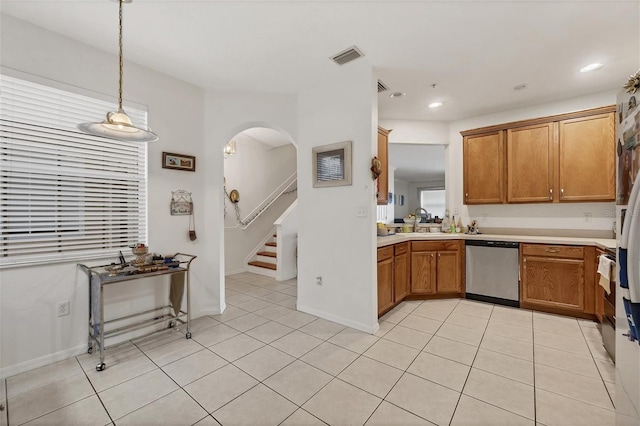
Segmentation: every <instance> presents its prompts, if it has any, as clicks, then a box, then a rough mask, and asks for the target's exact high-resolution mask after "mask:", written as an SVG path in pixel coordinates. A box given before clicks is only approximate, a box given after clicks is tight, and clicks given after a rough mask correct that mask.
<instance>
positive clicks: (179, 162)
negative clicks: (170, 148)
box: [162, 152, 196, 172]
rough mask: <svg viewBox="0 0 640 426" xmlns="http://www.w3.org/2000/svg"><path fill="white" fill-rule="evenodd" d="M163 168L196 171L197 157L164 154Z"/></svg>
mask: <svg viewBox="0 0 640 426" xmlns="http://www.w3.org/2000/svg"><path fill="white" fill-rule="evenodd" d="M162 168H163V169H175V170H186V171H188V172H195V171H196V157H194V156H192V155H183V154H174V153H171V152H163V153H162Z"/></svg>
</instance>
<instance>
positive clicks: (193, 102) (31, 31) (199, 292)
mask: <svg viewBox="0 0 640 426" xmlns="http://www.w3.org/2000/svg"><path fill="white" fill-rule="evenodd" d="M1 20H2V21H1V24H2V25H1V40H2V41H1V43H2V44H1V49H2V56H1V58H0V61H1V62H0V63H1V64H2V66H3V67H7V68H11V69H14V70H19V71H21V72H23V73H28V74H32V75H34V76H39V77H44V78H46V79H50V80H54V81H57V82H61V83H64V84H68V85H73V86H76V87H79V88H82V89H88V90H91V91H95V92H99V93H101V94H107V95H110V96H111V97H114V100H115V96H116V95H117V63H118V62H117V61H118V58H117V57H116V56H114V55H112V54H108V53H105V52H103V51H100V50H97V49H94V48H92V47H90V46H87V45H84V44H81V43H78V42H76V41H73V40H71V39H68V38H66V37H63V36H61V35H59V34H56V33H53V32H50V31H47V30H44V29H42V28H39V27H35V26H33V25H31V24H27V23H25V22H23V21H20V20H17V19H15V18H12V17H9V16H6V15H1ZM34 78H37V77H34ZM124 94H125V104H126V100H130V101H133V102H136V103H139V104H143V105H147V106H148V110H149V125H150V127H151V128H152V129H153V130H154V131H155V132H156V133H157V134H158V135H159V136H160V140H159V141H158V142H154V143H152V144H149V147H148V150H149V151H148V153H149V194H148V197H149V241H148V243H149V246H150V248H151V250H153V251H155V252H159V253H175V252H183V253H191V254H195V255H198V257H199V258H198V259H196V260H195V261H194V263H193V269H192V271H193V272H192V292H193V293H192V294H193V297H192V312H193V314H194V316H197V315H198V314H200V313H202V312H205V311H211V310H215V309H216V307H215V306H212V305H211V304H210V299H207V298H206V297H203V295H204V294H205V293H206V291H207V289H208V287H210V285H211V284H213V283H212V282H211V280H210V279H208V278H207V275H208V269H209V268H208V266H206V265H207V264H210V263H215V262H217V259H216V258H214V257H211V256H210V254H209V253H207V252H205V251H203V250H202V248H203V244H202V242H203V241H206V240H207V236H206V235H205V233H204V229H203V223H204V221H205V216H206V212H205V210H204V207H205V200H204V191H203V184H202V178H203V175H204V171H205V170H206V169H207V167H208V164H207V163H206V161H202V160H203V159H204V158H203V149H202V145H203V140H204V133H203V128H204V122H203V107H204V92H203V91H202V90H201V89H199V88H197V87H195V86H192V85H190V84H187V83H184V82H182V81H179V80H176V79H174V78H172V77H169V76H167V75H163V74H160V73H158V72H156V71H153V70H151V69H148V68H145V67H142V66H139V65H137V64H134V63H131V62H128V61H127V62H125V93H124ZM125 107H126V105H125ZM105 112H106V111H105ZM101 118H102V117H96V119H97V120H98V119H101ZM163 151H169V152H178V153H183V154H189V155H195V156H196V157H197V158H198V161H197V170H196V172H195V173H190V172H183V171H175V170H168V169H162V168H161V162H162V161H161V160H162V152H163ZM176 189H185V190H188V191H190V192H192V194H193V199H194V205H195V209H196V216H195V217H196V229H197V231H198V236H199V239H198V240H197V241H195V242H190V241H189V239H188V236H187V230H188V218H187V217H186V216H170V214H169V201H170V199H171V191H172V190H176ZM106 260H107V261H108V262H109V263H110V262H111V261H114V260H115V258H114V259H106ZM99 263H101V262H98V264H99ZM91 264H94V265H95V264H96V262H93V263H91ZM0 279H1V283H2V286H1V289H0V291H1V292H2V298H1V303H2V305H1V306H0V315H1V317H0V318H1V321H0V322H1V326H0V327H1V336H2V353H1V355H0V357H1V358H2V367H3V374H5V375H6V374H13V373H15V372H17V371H20V370H24V369H28V368H33V367H35V366H37V365H41V364H43V363H48V362H51V361H52V360H54V359H56V358H65V357H67V356H69V355H75V354H77V353H79V352H84V351H85V350H86V347H87V336H86V333H87V321H88V319H87V317H88V313H87V312H88V307H87V305H88V293H87V279H86V277H85V276H84V274H83V273H81V272H79V271H78V269H77V268H76V264H75V263H62V264H56V265H47V266H34V267H21V268H14V269H5V270H2V271H0ZM149 281H150V280H145V281H143V282H135V283H136V285H131V283H129V284H128V285H122V286H117V287H116V286H114V288H112V289H111V288H110V289H109V290H110V291H109V292H108V293H107V295H106V298H107V300H108V301H110V302H114V303H110V305H109V308H107V309H108V310H111V311H112V312H115V311H117V312H123V311H130V310H138V309H139V308H144V307H146V306H149V305H155V304H156V303H162V302H165V301H166V299H167V294H166V288H165V286H163V285H160V286H154V285H152V283H150V282H149ZM62 300H70V301H71V314H70V315H69V316H65V317H56V315H55V313H54V309H55V304H56V302H58V301H62Z"/></svg>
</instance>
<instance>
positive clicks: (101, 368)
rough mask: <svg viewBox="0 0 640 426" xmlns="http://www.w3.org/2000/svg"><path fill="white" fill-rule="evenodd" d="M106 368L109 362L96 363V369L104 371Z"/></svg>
mask: <svg viewBox="0 0 640 426" xmlns="http://www.w3.org/2000/svg"><path fill="white" fill-rule="evenodd" d="M105 368H107V364H105V363H104V362H101V363H100V364H98V365H96V371H103V370H104V369H105Z"/></svg>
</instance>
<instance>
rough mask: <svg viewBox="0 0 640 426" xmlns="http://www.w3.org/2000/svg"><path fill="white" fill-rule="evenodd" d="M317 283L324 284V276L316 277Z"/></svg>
mask: <svg viewBox="0 0 640 426" xmlns="http://www.w3.org/2000/svg"><path fill="white" fill-rule="evenodd" d="M316 284H317V285H322V277H316Z"/></svg>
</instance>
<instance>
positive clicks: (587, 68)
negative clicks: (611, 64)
mask: <svg viewBox="0 0 640 426" xmlns="http://www.w3.org/2000/svg"><path fill="white" fill-rule="evenodd" d="M603 66H604V65H602V64H601V63H600V62H595V63H593V64H589V65H587V66H584V67H582V68H580V72H591V71H595V70H599V69H600V68H602V67H603Z"/></svg>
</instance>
